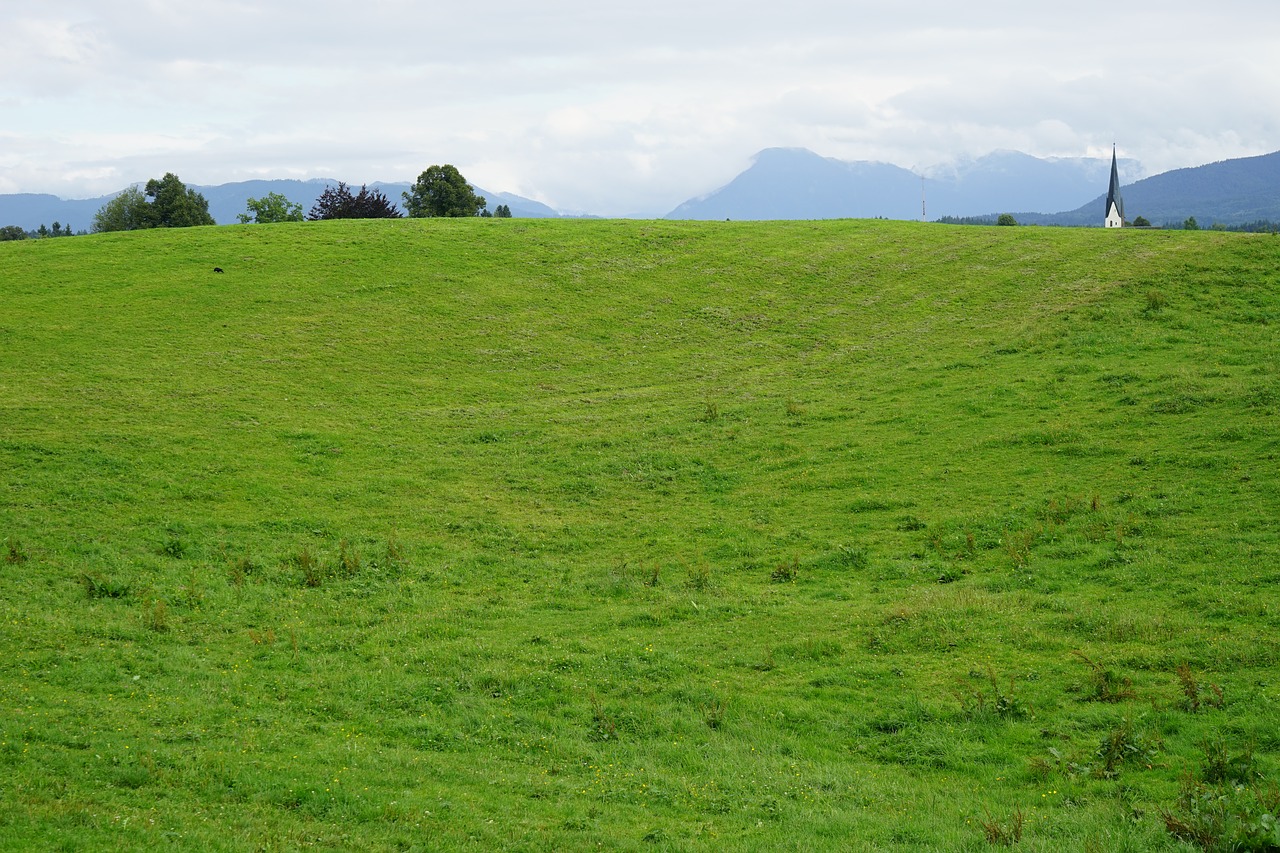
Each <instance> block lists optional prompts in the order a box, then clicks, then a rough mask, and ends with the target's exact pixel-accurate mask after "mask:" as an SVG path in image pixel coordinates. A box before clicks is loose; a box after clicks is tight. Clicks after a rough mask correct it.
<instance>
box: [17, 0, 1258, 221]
mask: <svg viewBox="0 0 1280 853" xmlns="http://www.w3.org/2000/svg"><path fill="white" fill-rule="evenodd" d="M0 20H3V21H5V24H4V25H3V27H0V193H16V192H41V193H52V194H54V195H59V196H62V197H64V198H91V197H95V196H99V195H104V194H107V193H111V192H115V191H117V190H119V189H122V188H123V187H125V186H127V185H129V184H132V183H135V182H139V181H146V180H147V179H149V178H153V177H160V176H162V175H163V174H164V173H165V172H174V173H176V174H177V175H178V176H179V177H180V178H182V180H183V181H184V182H186V183H188V184H195V185H213V184H220V183H226V182H230V181H241V180H250V179H258V178H333V179H340V180H345V181H347V182H348V183H353V184H356V185H359V184H363V183H373V182H374V181H388V182H391V181H412V180H414V179H415V178H416V177H417V176H418V175H419V174H420V173H421V172H422V171H424V170H425V169H426V168H427V167H428V166H431V165H433V164H444V163H451V164H453V165H455V166H457V167H458V169H459V170H461V171H462V173H463V174H464V175H465V176H466V177H467V179H468V180H469V181H471V182H472V183H473V184H475V185H477V186H480V187H482V188H484V189H486V190H488V191H490V192H513V193H516V194H518V195H522V196H525V197H528V198H532V199H536V200H538V201H541V202H544V203H546V204H549V205H551V206H552V207H554V208H556V209H558V210H560V211H562V212H569V213H592V214H597V215H604V216H653V215H661V214H663V213H666V212H667V211H669V210H671V209H672V208H674V207H676V206H677V205H678V204H680V203H681V202H683V201H685V200H686V199H688V198H690V197H693V196H697V195H702V194H705V193H708V192H710V191H712V190H714V189H716V188H717V187H720V186H722V185H724V184H725V183H727V182H728V181H730V180H732V178H733V177H734V176H735V175H737V174H738V173H740V172H742V171H743V170H744V169H746V168H747V167H748V166H749V165H750V164H751V158H752V156H753V155H754V154H755V153H757V152H758V151H760V150H761V149H764V148H771V147H799V148H808V149H810V150H812V151H815V152H817V153H818V154H821V155H823V156H827V157H835V158H838V159H841V160H878V161H882V162H887V163H894V164H896V165H899V166H904V167H906V168H914V169H917V170H923V169H927V168H928V167H931V166H934V165H936V164H939V163H944V162H949V161H954V160H963V159H965V158H970V157H977V156H981V155H983V154H987V153H989V152H991V151H993V150H999V149H1013V150H1018V151H1023V152H1026V153H1028V154H1032V155H1035V156H1038V157H1082V156H1097V157H1109V156H1110V153H1111V146H1112V144H1113V143H1115V144H1116V145H1117V146H1118V150H1119V153H1120V156H1121V157H1127V158H1132V159H1135V160H1137V161H1139V162H1140V163H1141V165H1142V170H1143V173H1144V174H1148V175H1150V174H1157V173H1159V172H1164V171H1168V170H1169V169H1175V168H1181V167H1185V166H1198V165H1202V164H1204V163H1209V162H1214V161H1217V160H1224V159H1229V158H1234V157H1244V156H1251V155H1257V154H1265V153H1270V152H1272V151H1276V150H1280V6H1277V4H1276V2H1275V0H1215V2H1205V0H1194V2H1187V1H1186V0H1160V2H1155V3H1140V2H1135V0H1114V2H1096V0H1074V2H1063V3H1053V4H1049V3H1040V2H1028V0H1016V2H1015V0H969V1H968V2H964V0H960V2H957V0H915V2H910V0H878V2H874V3H872V2H863V0H788V2H786V3H785V4H784V3H778V2H772V3H762V2H758V0H645V2H643V3H638V2H616V1H615V2H609V0H538V2H530V0H470V2H465V3H463V2H446V1H444V0H434V1H433V0H427V1H426V2H422V0H360V2H350V0H346V2H331V0H297V1H295V0H245V1H244V2H241V0H200V2H192V0H0Z"/></svg>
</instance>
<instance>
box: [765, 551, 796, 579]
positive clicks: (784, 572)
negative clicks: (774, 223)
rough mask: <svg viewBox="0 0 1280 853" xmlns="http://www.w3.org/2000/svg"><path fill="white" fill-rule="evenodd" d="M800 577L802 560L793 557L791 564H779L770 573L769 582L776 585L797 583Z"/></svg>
mask: <svg viewBox="0 0 1280 853" xmlns="http://www.w3.org/2000/svg"><path fill="white" fill-rule="evenodd" d="M799 577H800V558H799V557H792V558H791V562H789V563H785V562H784V563H779V564H778V565H777V567H776V568H775V569H774V570H773V571H772V572H770V573H769V580H771V581H773V582H774V583H795V582H796V580H797V579H798V578H799Z"/></svg>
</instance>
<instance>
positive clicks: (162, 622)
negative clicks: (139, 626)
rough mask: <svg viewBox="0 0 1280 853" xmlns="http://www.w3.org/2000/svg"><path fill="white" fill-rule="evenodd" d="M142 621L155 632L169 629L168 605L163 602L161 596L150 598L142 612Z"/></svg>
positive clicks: (158, 632) (159, 632)
mask: <svg viewBox="0 0 1280 853" xmlns="http://www.w3.org/2000/svg"><path fill="white" fill-rule="evenodd" d="M142 621H143V624H145V625H146V626H147V627H148V628H150V629H151V630H152V631H155V632H156V633H157V634H163V633H164V632H166V631H168V630H169V606H168V605H167V604H165V603H164V599H163V598H156V599H152V601H151V603H150V604H148V605H147V606H146V610H145V611H144V612H143V618H142Z"/></svg>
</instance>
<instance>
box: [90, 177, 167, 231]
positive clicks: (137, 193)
mask: <svg viewBox="0 0 1280 853" xmlns="http://www.w3.org/2000/svg"><path fill="white" fill-rule="evenodd" d="M150 207H151V206H150V205H149V204H148V203H147V197H146V196H145V195H143V194H142V190H140V189H138V188H137V187H129V188H128V189H127V190H125V191H124V192H122V193H120V194H119V195H118V196H116V197H115V198H113V199H111V201H109V202H107V203H106V204H104V205H103V206H102V207H100V208H98V212H97V213H95V214H94V215H93V226H92V228H93V230H94V231H137V230H138V229H140V228H151V227H152V226H151V224H150V221H151V210H150Z"/></svg>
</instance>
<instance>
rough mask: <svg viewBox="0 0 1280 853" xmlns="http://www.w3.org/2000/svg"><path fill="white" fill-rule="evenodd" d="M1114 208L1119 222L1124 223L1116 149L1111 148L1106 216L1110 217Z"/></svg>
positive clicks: (1113, 146)
mask: <svg viewBox="0 0 1280 853" xmlns="http://www.w3.org/2000/svg"><path fill="white" fill-rule="evenodd" d="M1112 204H1114V205H1115V206H1116V213H1118V214H1119V215H1120V221H1121V222H1124V199H1123V198H1122V197H1121V196H1120V170H1119V169H1118V168H1117V166H1116V147H1115V145H1112V146H1111V187H1110V189H1108V190H1107V210H1106V214H1105V215H1106V216H1107V217H1110V216H1111V205H1112Z"/></svg>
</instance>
